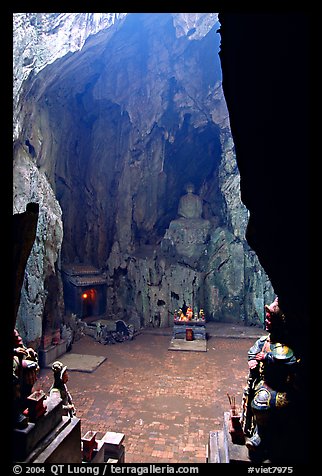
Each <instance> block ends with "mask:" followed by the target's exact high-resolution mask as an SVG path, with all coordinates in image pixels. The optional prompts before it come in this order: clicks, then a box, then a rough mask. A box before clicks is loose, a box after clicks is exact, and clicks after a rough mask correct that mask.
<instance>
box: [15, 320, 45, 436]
mask: <svg viewBox="0 0 322 476" xmlns="http://www.w3.org/2000/svg"><path fill="white" fill-rule="evenodd" d="M38 372H39V365H38V354H37V352H36V351H35V350H34V349H32V348H31V347H26V346H25V345H24V343H23V341H22V338H21V336H20V334H19V332H18V331H17V329H14V335H13V425H14V428H19V429H22V428H26V427H27V426H28V417H27V416H26V415H25V414H24V413H23V412H24V411H25V410H26V409H27V407H28V401H27V398H28V397H29V396H30V395H31V393H32V387H33V385H34V384H35V382H36V380H37V378H38Z"/></svg>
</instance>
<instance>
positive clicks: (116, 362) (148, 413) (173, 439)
mask: <svg viewBox="0 0 322 476" xmlns="http://www.w3.org/2000/svg"><path fill="white" fill-rule="evenodd" d="M225 329H226V330H227V329H229V326H228V327H227V326H226V328H225ZM243 329H245V328H243ZM262 332H263V331H261V330H260V329H255V330H254V329H252V334H254V333H255V334H256V333H257V335H261V333H262ZM237 335H239V334H238V332H237ZM225 336H226V333H224V332H222V335H220V333H219V335H210V337H209V339H208V342H207V349H208V350H207V352H185V351H169V350H168V346H169V343H170V339H171V332H168V333H167V332H164V331H162V330H159V331H155V332H148V331H147V332H142V333H141V334H139V335H137V336H136V337H135V338H134V340H132V341H126V342H124V343H118V344H114V345H103V344H100V343H98V342H96V341H95V340H94V339H93V338H91V337H89V336H85V337H83V338H82V339H80V340H79V341H77V342H75V343H74V345H73V349H72V352H73V353H79V354H90V355H104V356H106V357H107V359H106V360H105V361H104V362H103V363H102V364H101V365H100V366H99V367H98V368H97V369H96V370H95V371H94V372H92V373H84V372H78V371H71V372H69V382H68V388H69V391H70V392H71V394H72V396H73V400H74V403H75V406H76V409H77V416H78V417H79V418H81V433H82V435H83V434H85V433H86V432H87V431H88V430H95V431H97V432H98V435H97V436H98V438H100V437H102V436H103V434H104V433H105V432H106V431H115V432H121V433H124V434H125V441H124V444H125V462H126V463H204V462H205V461H206V445H207V442H208V436H209V432H210V431H213V430H216V429H220V428H222V423H223V413H224V411H227V410H229V403H228V397H227V392H228V393H229V394H230V395H235V396H236V402H237V403H238V404H239V403H240V402H241V397H242V391H243V388H244V386H245V384H246V380H247V374H248V367H247V350H248V349H249V347H250V346H251V345H252V343H253V342H254V338H253V336H252V337H247V335H246V336H245V335H244V333H243V337H244V338H230V337H227V336H226V337H225ZM234 336H236V328H235V333H234ZM51 383H52V372H51V370H50V369H41V372H40V376H39V380H38V382H37V384H36V385H37V388H38V387H39V388H43V390H45V391H48V390H49V387H50V385H51Z"/></svg>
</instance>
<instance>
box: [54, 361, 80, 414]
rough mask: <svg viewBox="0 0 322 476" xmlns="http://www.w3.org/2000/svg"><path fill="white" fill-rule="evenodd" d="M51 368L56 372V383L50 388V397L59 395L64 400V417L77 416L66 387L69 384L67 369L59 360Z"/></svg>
mask: <svg viewBox="0 0 322 476" xmlns="http://www.w3.org/2000/svg"><path fill="white" fill-rule="evenodd" d="M51 368H52V371H53V372H54V383H53V384H52V386H51V388H50V392H49V395H50V396H51V397H52V396H54V395H57V396H59V397H60V398H61V399H62V401H63V415H70V416H74V415H75V414H76V410H75V406H74V404H73V400H72V396H71V394H70V393H69V391H68V388H67V385H66V383H67V382H68V372H67V367H66V365H63V364H62V363H61V362H59V361H58V360H57V361H56V362H54V363H53V365H52V367H51Z"/></svg>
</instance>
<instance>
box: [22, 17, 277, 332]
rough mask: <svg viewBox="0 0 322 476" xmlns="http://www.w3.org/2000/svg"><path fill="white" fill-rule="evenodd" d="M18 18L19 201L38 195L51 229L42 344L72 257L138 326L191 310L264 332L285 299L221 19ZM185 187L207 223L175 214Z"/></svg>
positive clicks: (37, 291) (29, 305)
mask: <svg viewBox="0 0 322 476" xmlns="http://www.w3.org/2000/svg"><path fill="white" fill-rule="evenodd" d="M14 20H15V21H14V25H15V30H14V39H15V40H14V56H15V78H16V81H15V90H14V93H15V98H14V105H15V115H14V121H15V123H14V133H15V139H16V142H17V144H18V143H19V144H21V147H20V148H19V150H20V152H19V153H18V149H17V150H16V152H15V154H14V167H15V170H16V173H15V194H16V197H15V204H17V203H19V200H20V198H19V197H20V195H22V196H25V195H26V201H27V190H28V193H29V194H30V192H29V190H31V189H32V190H33V193H34V194H36V198H37V201H38V200H39V201H40V203H41V207H40V213H39V227H41V226H43V228H41V229H40V228H39V231H38V232H37V240H36V244H35V250H34V252H33V254H32V256H31V257H30V260H29V261H30V263H28V265H29V266H30V267H31V268H30V269H33V272H32V273H31V272H30V273H29V274H28V275H27V278H28V281H26V284H25V290H29V291H30V292H29V295H28V296H27V295H26V296H25V297H24V298H23V300H22V302H21V311H20V313H21V316H22V314H24V315H25V316H28V322H34V325H33V332H32V333H30V339H32V340H34V339H37V338H39V334H40V333H41V331H40V328H41V320H42V319H44V313H45V314H46V315H47V320H48V325H49V327H50V328H55V326H56V323H57V321H59V319H61V317H59V316H58V314H59V315H61V314H62V313H63V306H62V302H61V301H60V304H59V305H57V303H56V302H55V299H56V298H55V299H53V301H52V302H51V299H52V296H53V290H55V293H57V296H59V297H57V299H61V298H62V293H61V279H60V263H61V262H62V263H84V264H88V265H93V266H96V267H98V268H100V269H102V270H103V272H104V273H106V275H107V276H108V292H107V309H108V312H109V313H110V314H111V315H113V316H115V315H117V316H118V317H120V318H127V317H130V316H132V317H133V319H135V320H136V321H138V322H139V323H140V325H148V324H149V323H150V321H151V320H153V319H154V318H155V317H156V320H157V321H158V322H159V323H160V325H168V323H169V322H170V321H169V319H170V316H171V315H172V313H173V311H174V309H176V308H178V307H180V306H181V305H182V304H183V302H184V301H185V302H186V303H187V304H188V303H190V304H192V302H194V303H195V304H196V305H199V306H201V307H203V308H204V309H205V313H206V315H207V317H208V318H212V319H216V320H229V321H242V322H245V323H248V324H261V322H262V320H263V309H264V308H263V303H264V301H265V302H270V301H271V298H272V295H273V290H272V288H271V287H270V285H269V283H268V280H267V277H266V275H265V273H264V271H263V270H262V268H261V266H260V265H259V263H258V262H257V259H256V256H255V255H254V253H253V252H252V251H251V250H250V249H249V246H248V244H247V242H246V240H245V230H246V224H247V220H248V212H247V209H246V207H245V206H244V205H243V204H242V203H241V202H240V189H239V171H238V168H237V165H236V160H235V152H234V144H233V141H232V137H231V132H230V124H229V117H228V111H227V108H226V104H225V100H224V97H223V91H222V87H221V70H220V63H219V58H218V55H217V52H218V50H219V41H220V37H219V35H218V33H217V29H218V27H219V24H218V22H217V20H218V17H217V15H216V14H204V13H202V14H168V13H163V14H153V13H152V14H85V13H84V14H81V13H80V14H15V15H14ZM76 30H79V32H80V34H79V35H78V36H77V35H74V34H73V32H76ZM23 58H25V60H24V59H23ZM28 58H29V59H28ZM188 182H192V183H193V185H194V187H195V193H196V195H198V196H199V197H200V200H201V203H202V214H201V216H198V217H192V218H191V217H190V218H189V217H188V218H187V217H185V216H182V215H181V216H180V215H178V206H179V201H180V198H181V197H182V196H183V194H184V193H185V191H184V186H185V184H186V183H188ZM36 184H37V187H36V188H35V185H36ZM37 194H38V195H37ZM31 195H32V194H31ZM31 195H30V196H29V197H28V201H31V198H34V197H33V196H31ZM15 207H17V205H15ZM18 209H19V206H18ZM198 213H199V215H200V211H199V212H198ZM187 219H188V220H189V219H190V220H197V221H196V222H195V224H194V226H192V222H190V227H185V226H183V225H185V220H187ZM200 220H201V221H200ZM191 228H192V229H193V230H191ZM182 231H183V232H184V236H183V238H182V239H181V238H180V236H179V235H180V233H181V232H182ZM173 238H174V240H173V241H174V242H175V247H174V248H173V249H170V248H171V246H170V247H169V246H165V242H166V241H168V242H170V244H171V239H173ZM188 242H189V245H187V243H188ZM220 243H221V244H220ZM168 244H169V243H168ZM37 246H38V248H37V249H36V247H37ZM33 275H35V276H33ZM54 276H55V278H54ZM237 276H238V277H239V278H240V279H239V280H237ZM31 294H32V296H31ZM33 303H34V304H33ZM46 303H47V307H46ZM53 308H54V309H55V311H53V310H52V309H53ZM57 309H58V310H60V311H59V312H58V311H57ZM41 316H42V317H41ZM21 319H22V317H21ZM26 319H27V317H26ZM37 336H38V337H37Z"/></svg>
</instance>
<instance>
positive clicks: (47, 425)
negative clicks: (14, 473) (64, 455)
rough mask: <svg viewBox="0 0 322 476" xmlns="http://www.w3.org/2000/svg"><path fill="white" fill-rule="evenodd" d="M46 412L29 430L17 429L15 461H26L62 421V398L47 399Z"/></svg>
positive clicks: (15, 432)
mask: <svg viewBox="0 0 322 476" xmlns="http://www.w3.org/2000/svg"><path fill="white" fill-rule="evenodd" d="M44 405H45V407H46V411H45V413H44V415H42V416H41V417H40V418H39V419H38V420H37V421H36V422H35V423H28V426H27V428H24V429H22V430H18V429H15V430H14V433H13V457H14V460H15V461H24V460H25V459H26V458H27V456H28V455H29V454H30V453H31V452H32V451H33V450H34V448H35V447H36V446H37V445H38V443H39V442H40V441H41V440H42V439H43V438H45V437H46V436H47V435H48V434H49V433H50V432H51V431H52V429H53V428H55V427H56V426H57V425H58V424H59V423H60V422H61V421H62V414H63V409H62V400H61V398H58V399H52V398H47V399H46V400H45V401H44Z"/></svg>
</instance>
